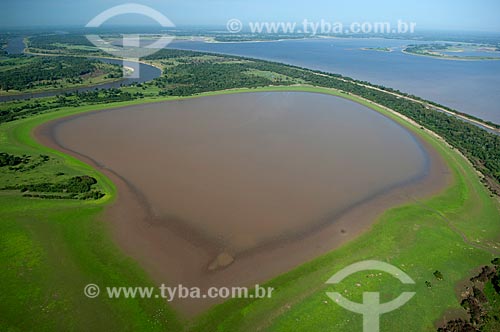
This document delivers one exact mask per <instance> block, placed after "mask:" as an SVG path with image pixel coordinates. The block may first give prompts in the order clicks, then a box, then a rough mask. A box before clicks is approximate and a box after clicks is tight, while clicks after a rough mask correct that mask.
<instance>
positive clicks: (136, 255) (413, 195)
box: [35, 115, 451, 317]
mask: <svg viewBox="0 0 500 332" xmlns="http://www.w3.org/2000/svg"><path fill="white" fill-rule="evenodd" d="M77 116H79V115H77ZM68 119H71V117H70V118H64V119H58V120H55V121H52V122H49V123H46V124H44V125H42V126H40V127H38V128H37V129H36V131H35V136H36V138H37V140H38V141H40V142H41V143H42V144H44V145H46V146H49V147H51V148H54V149H56V150H59V151H61V152H64V153H66V154H69V155H72V156H74V157H76V158H78V159H80V160H82V161H84V162H86V163H88V164H90V165H92V166H93V167H95V168H97V169H99V170H100V171H101V172H102V173H104V174H105V175H106V176H107V177H109V178H110V179H111V180H112V181H113V182H114V183H115V184H116V186H117V188H118V197H117V199H116V201H115V202H114V204H112V205H111V206H110V207H109V208H108V209H107V212H106V213H105V215H103V216H102V218H103V221H105V222H107V223H109V224H110V225H111V230H112V233H113V237H114V239H115V240H116V242H117V244H118V245H119V247H120V248H122V250H123V251H124V252H125V253H126V254H127V255H129V256H130V257H132V258H133V259H135V260H136V261H138V262H139V263H140V265H141V266H142V267H143V268H144V269H145V270H146V272H148V273H149V275H150V276H151V277H152V278H153V280H154V281H155V282H157V283H158V284H161V283H165V284H167V285H177V284H182V285H184V286H187V287H189V286H199V287H201V288H202V289H207V288H208V287H212V286H215V287H222V286H225V287H230V286H249V287H253V285H255V284H256V283H263V282H265V281H266V280H269V279H270V278H273V277H275V276H278V275H280V274H282V273H284V272H286V271H288V270H290V269H292V268H294V267H296V266H298V265H300V264H303V263H304V262H307V261H309V260H311V259H313V258H315V257H318V256H319V255H322V254H325V253H327V252H329V251H331V250H332V249H335V248H338V247H339V246H341V245H342V244H345V243H346V242H348V241H349V240H352V239H354V238H355V237H357V236H359V235H360V234H362V233H363V232H366V231H367V230H369V229H370V226H371V225H372V224H373V222H374V221H375V220H376V219H377V217H378V216H380V215H381V214H382V213H383V212H384V211H386V210H387V209H389V208H391V207H395V206H398V205H401V204H404V203H409V202H413V201H414V200H418V199H422V198H425V197H429V196H432V195H435V194H437V193H438V192H440V191H441V190H442V189H443V188H445V187H446V186H447V184H449V181H451V176H450V174H449V170H448V168H447V167H446V165H445V163H444V161H443V160H442V158H441V157H440V155H439V154H438V153H437V152H436V151H435V150H434V149H433V148H431V147H430V145H429V144H428V143H426V142H425V141H424V140H422V139H421V138H419V137H418V136H415V138H416V139H417V140H418V142H419V143H420V144H421V146H422V147H423V149H424V150H425V152H426V153H427V155H428V157H429V162H430V167H429V170H428V173H427V174H426V175H425V176H424V177H422V178H420V179H419V180H417V181H413V182H411V183H406V184H404V185H402V186H399V187H397V188H393V189H390V190H387V191H386V192H384V193H382V194H379V195H376V196H374V197H370V198H368V199H365V200H363V201H362V202H358V203H356V204H353V205H352V206H350V207H349V208H347V209H345V210H344V211H342V212H341V213H338V214H337V215H335V216H333V217H332V218H331V219H330V220H329V221H328V222H327V223H323V224H321V225H316V226H315V227H311V228H310V229H307V230H305V231H303V232H302V233H301V234H299V236H294V237H291V238H283V239H279V240H276V241H274V242H273V243H266V244H265V245H262V246H258V247H256V248H252V249H251V250H246V251H244V252H242V253H239V254H238V255H236V256H235V257H234V262H233V263H232V264H231V265H229V266H228V267H226V268H224V269H218V270H215V271H211V270H210V269H208V268H207V267H208V266H209V265H210V263H211V262H212V261H213V259H214V257H216V256H217V255H218V254H219V253H220V248H218V247H217V246H216V245H214V243H212V242H210V241H207V240H206V239H205V238H203V237H202V236H199V234H197V233H196V232H193V231H192V230H191V229H190V228H189V227H185V225H183V224H182V223H172V224H170V225H168V227H167V226H165V224H164V223H161V222H159V220H156V218H155V217H154V213H152V211H151V207H150V204H149V203H148V201H147V199H146V198H145V197H144V196H143V195H142V194H141V193H140V191H139V190H137V189H136V188H134V186H133V185H131V184H130V183H129V182H128V181H127V179H125V178H123V177H122V176H120V175H119V174H117V173H115V172H114V171H113V170H110V169H108V168H106V167H103V166H102V165H100V164H99V163H98V162H96V161H94V160H92V159H90V158H88V157H86V156H83V155H81V154H79V153H78V152H75V151H69V150H67V149H65V148H63V147H62V146H61V145H60V144H59V143H58V142H57V141H56V139H55V137H54V128H55V127H56V126H57V125H58V124H60V123H62V122H64V121H67V120H68ZM218 302H220V301H217V300H178V301H175V302H174V303H173V305H174V307H176V308H177V309H178V310H179V311H180V312H181V313H183V314H184V315H186V316H187V317H191V316H194V315H196V314H199V313H200V312H202V311H203V310H206V309H207V308H208V307H209V306H211V305H213V304H215V303H218Z"/></svg>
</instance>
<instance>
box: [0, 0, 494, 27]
mask: <svg viewBox="0 0 500 332" xmlns="http://www.w3.org/2000/svg"><path fill="white" fill-rule="evenodd" d="M129 2H135V3H139V4H144V5H148V6H150V7H152V8H154V9H156V10H158V11H160V12H162V13H163V14H164V15H165V16H167V17H168V18H170V19H171V20H172V21H173V22H174V23H175V24H176V25H221V26H222V25H225V24H226V22H227V20H228V19H231V18H238V19H240V20H241V21H243V22H248V21H302V20H303V19H309V20H320V19H325V20H328V21H339V22H344V23H350V22H364V21H370V22H374V21H392V22H394V21H396V20H398V19H402V20H406V21H411V22H416V23H417V28H420V29H454V30H457V29H459V30H477V31H497V32H500V19H499V15H498V14H499V13H500V1H498V0H475V1H473V0H471V1H466V0H418V1H401V0H399V1H397V0H385V1H384V0H379V1H374V0H358V1H356V0H351V1H348V0H343V1H337V0H319V1H295V0H136V1H134V0H131V1H123V0H0V26H4V27H7V26H17V27H23V26H40V25H51V26H54V25H76V26H79V25H81V26H84V25H85V24H86V23H87V22H88V21H89V20H91V19H92V18H93V17H94V16H96V15H97V14H99V13H100V12H102V11H103V10H105V9H108V8H110V7H112V6H115V5H118V4H124V3H129ZM124 19H125V18H122V19H121V20H115V22H114V23H115V24H121V23H123V22H125V21H124ZM126 22H128V23H137V24H144V23H146V22H147V20H144V19H139V18H138V17H136V16H130V17H128V18H127V20H126Z"/></svg>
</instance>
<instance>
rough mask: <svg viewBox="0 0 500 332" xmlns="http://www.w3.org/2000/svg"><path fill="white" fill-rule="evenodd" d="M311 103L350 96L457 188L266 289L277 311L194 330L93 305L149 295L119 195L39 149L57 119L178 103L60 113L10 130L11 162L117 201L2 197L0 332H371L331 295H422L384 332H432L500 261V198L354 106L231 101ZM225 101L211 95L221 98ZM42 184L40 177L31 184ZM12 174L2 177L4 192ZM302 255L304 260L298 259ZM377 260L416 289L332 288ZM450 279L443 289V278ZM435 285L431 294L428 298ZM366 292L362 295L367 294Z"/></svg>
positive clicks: (2, 144) (218, 312)
mask: <svg viewBox="0 0 500 332" xmlns="http://www.w3.org/2000/svg"><path fill="white" fill-rule="evenodd" d="M257 91H309V92H320V93H330V94H333V95H340V96H342V97H344V98H348V99H351V100H354V101H356V102H359V103H362V104H365V105H367V106H369V107H371V108H375V109H376V110H377V111H379V112H381V113H383V114H385V115H387V116H389V117H392V118H394V119H395V120H396V121H398V122H400V123H401V124H403V125H404V126H406V127H408V128H410V129H411V130H413V131H415V132H417V133H418V134H419V135H421V136H422V137H423V138H424V139H425V140H427V141H428V142H430V143H431V144H432V145H433V146H434V147H435V148H436V149H437V151H439V153H440V154H441V155H442V156H443V157H444V158H445V160H446V162H447V163H448V165H449V166H450V169H451V171H452V174H453V178H454V181H453V184H452V185H451V186H450V187H449V188H447V189H446V190H445V191H443V192H442V193H441V194H439V195H437V196H435V197H432V198H429V199H427V200H425V201H421V202H413V203H411V204H408V205H405V206H401V207H397V208H394V209H391V210H389V211H387V212H386V213H385V214H384V215H383V216H382V217H381V218H380V219H379V220H378V221H377V222H376V223H375V224H374V225H373V227H372V228H371V230H370V231H369V232H367V233H365V234H364V235H362V236H361V237H359V238H357V239H355V240H354V241H352V242H350V243H348V244H347V245H345V246H343V247H342V248H340V249H339V250H335V251H333V252H331V253H329V254H327V255H325V256H322V257H319V258H317V259H315V260H313V261H311V262H309V263H307V264H304V265H302V266H300V267H298V268H296V269H295V270H293V271H290V272H288V273H286V274H284V275H281V276H279V277H277V278H275V279H273V280H271V281H269V282H267V283H266V285H269V286H272V287H274V288H275V289H276V290H275V293H274V296H273V297H272V298H271V299H259V300H257V299H247V300H230V301H228V302H226V303H224V304H222V305H219V306H216V307H214V308H212V309H211V310H209V311H208V312H206V313H205V314H203V315H202V316H201V317H199V318H197V319H195V320H194V321H192V322H184V321H181V319H180V318H179V317H178V316H177V315H176V313H175V312H174V311H173V310H172V309H170V308H169V307H168V306H167V305H166V304H165V303H163V302H162V301H160V300H158V299H149V300H140V299H120V300H109V299H108V300H106V299H104V298H102V297H99V298H98V299H87V298H85V296H84V295H83V287H84V285H86V284H88V283H96V284H98V285H102V286H106V285H107V286H111V285H113V286H149V285H152V283H151V281H150V280H149V279H148V277H147V276H146V275H145V273H144V272H142V271H141V269H140V268H139V267H138V265H137V263H135V262H133V261H131V260H130V259H128V258H127V257H125V256H124V255H123V254H122V253H120V251H119V250H118V248H117V247H116V246H115V245H114V244H113V242H112V240H111V238H110V232H109V229H108V228H107V225H106V223H104V222H103V221H102V212H103V210H104V208H105V206H106V205H107V204H109V202H110V201H112V200H113V198H114V197H115V195H116V192H115V187H114V186H113V184H112V183H111V182H110V181H109V180H108V179H106V178H105V177H104V176H102V175H101V174H99V173H98V172H97V171H95V170H93V169H92V168H91V167H89V166H87V165H85V164H83V163H82V162H80V161H78V160H75V159H74V158H71V157H69V156H66V155H63V154H61V153H58V152H55V151H52V150H50V149H48V148H46V147H43V146H41V145H39V144H38V143H36V142H35V141H34V139H33V138H32V135H31V132H32V130H33V128H35V127H36V126H38V125H40V124H41V123H44V122H46V121H49V120H51V119H55V118H59V117H63V116H67V115H71V114H75V113H80V112H86V111H90V110H93V109H96V108H111V107H119V106H124V105H129V104H138V103H144V102H148V101H150V102H153V101H161V100H168V99H174V98H151V99H143V100H140V101H134V102H128V103H116V104H109V105H106V106H102V105H99V106H85V107H80V108H75V109H68V110H60V111H57V112H52V113H47V114H43V115H39V116H36V117H32V118H28V119H24V120H18V121H15V122H10V123H6V124H2V125H0V151H2V152H8V153H16V154H23V153H25V154H40V153H43V154H47V155H49V156H50V157H51V159H50V162H49V163H47V164H46V165H44V166H43V167H44V168H43V172H42V175H41V176H45V177H48V178H50V177H51V176H54V174H56V173H58V172H64V173H65V174H74V175H78V174H86V175H91V176H94V177H95V178H97V179H98V181H99V183H100V186H101V190H103V191H104V192H106V193H107V195H106V197H105V198H104V199H101V200H99V201H90V202H80V201H49V200H36V199H25V198H22V197H21V196H20V194H19V193H14V192H0V220H1V222H0V268H1V271H2V275H1V277H0V294H1V295H0V296H1V301H0V312H1V313H2V315H0V330H1V331H56V330H57V331H89V330H92V331H182V330H189V331H200V332H201V331H203V332H211V331H214V332H215V331H228V332H229V331H231V332H233V331H361V324H362V319H361V316H360V315H357V314H353V313H350V312H347V311H346V310H344V309H342V308H341V307H340V306H338V305H336V304H335V303H333V302H332V301H331V300H330V299H329V298H328V297H327V296H326V294H325V292H326V291H332V290H337V291H340V292H342V293H343V294H345V296H346V297H348V298H349V299H351V300H353V301H358V302H360V301H361V296H362V292H363V291H369V290H372V291H381V292H382V294H383V295H382V297H381V300H382V302H386V301H389V300H391V299H393V298H395V297H397V296H398V295H399V294H400V293H401V291H402V290H408V291H415V292H416V295H415V297H414V298H413V299H412V300H411V302H410V303H408V304H407V305H406V306H404V307H402V308H401V309H399V310H397V311H394V312H392V313H389V314H386V315H384V316H382V318H381V331H401V330H404V331H433V330H435V328H434V326H433V324H434V322H435V321H436V320H438V319H439V318H440V317H441V316H442V314H443V313H444V312H445V311H446V310H448V309H453V308H458V307H459V301H458V299H457V297H456V295H455V287H456V285H457V283H458V282H459V281H461V280H464V279H467V278H468V277H469V276H471V275H472V274H473V272H474V270H475V269H476V268H477V267H479V266H481V265H483V264H487V263H488V262H489V261H490V260H491V259H492V258H493V257H495V256H499V255H500V250H499V249H498V248H499V247H500V211H499V203H498V201H497V199H496V198H492V197H490V194H489V192H488V191H487V190H486V189H485V188H484V186H483V185H482V184H481V183H480V181H479V178H478V175H477V174H476V172H475V171H474V169H473V168H472V167H471V166H470V165H469V164H468V162H467V161H466V160H464V159H463V158H462V157H461V156H459V155H458V154H457V153H456V152H455V151H453V150H451V149H450V148H448V147H447V146H446V145H445V144H444V143H443V142H441V141H440V140H437V139H435V138H434V137H433V136H432V135H430V134H429V133H427V132H425V131H424V130H421V129H420V128H417V127H414V126H412V125H410V124H408V123H406V122H405V121H404V120H401V119H399V118H397V117H396V116H394V115H393V114H391V113H389V112H387V111H385V110H383V109H381V108H378V107H375V106H374V105H371V104H370V103H368V102H365V101H363V100H360V99H358V98H356V97H354V96H349V95H346V94H343V93H339V92H337V91H333V90H327V89H321V88H315V87H305V86H302V87H283V88H274V87H269V88H262V89H239V90H228V91H224V92H222V93H239V92H257ZM220 93H221V92H213V93H207V94H204V95H213V94H220ZM32 176H33V177H34V176H36V175H34V174H32ZM7 177H8V174H3V173H2V174H0V186H3V185H4V182H5V181H6V179H7ZM290 254H291V255H293V253H290ZM366 259H377V260H382V261H386V262H389V263H391V264H394V265H396V266H398V267H400V268H401V269H402V270H404V271H405V272H406V273H407V274H409V275H410V276H411V277H412V278H413V279H414V280H415V281H416V285H413V286H408V285H401V284H400V283H399V281H397V280H396V279H394V278H392V277H388V276H386V275H381V276H380V275H377V276H375V277H367V274H369V273H368V272H367V273H358V274H356V275H353V276H351V277H349V278H348V279H346V280H344V281H343V282H342V284H339V285H335V286H332V285H329V286H327V285H325V282H326V280H328V279H329V278H330V276H331V275H333V274H334V273H335V272H337V271H338V270H340V269H342V268H344V267H345V266H347V265H349V264H351V263H354V262H358V261H360V260H366ZM436 270H439V271H440V272H441V273H442V274H443V276H444V279H443V280H442V281H438V280H437V279H436V278H435V277H434V276H433V272H434V271H436ZM425 281H429V282H431V284H432V287H431V288H428V287H427V286H426V284H425ZM357 283H359V284H361V287H357V286H356V284H357Z"/></svg>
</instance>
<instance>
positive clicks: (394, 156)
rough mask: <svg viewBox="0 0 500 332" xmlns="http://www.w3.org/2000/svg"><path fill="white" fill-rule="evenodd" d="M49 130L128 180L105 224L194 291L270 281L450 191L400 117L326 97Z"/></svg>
mask: <svg viewBox="0 0 500 332" xmlns="http://www.w3.org/2000/svg"><path fill="white" fill-rule="evenodd" d="M44 132H45V133H46V137H49V136H50V140H51V141H52V142H53V144H55V145H56V146H57V148H59V149H62V150H63V151H66V152H70V153H72V154H74V155H76V156H77V157H79V158H81V159H83V160H85V161H88V162H90V163H93V164H94V165H96V166H98V167H100V168H101V169H102V170H103V171H104V172H105V173H106V174H107V175H108V176H110V177H111V178H112V179H113V181H114V182H115V183H117V185H118V189H119V198H118V200H117V202H116V203H115V204H114V206H113V207H112V208H111V209H110V211H109V213H108V215H107V216H106V218H108V219H110V220H111V223H112V225H113V228H114V230H115V231H114V233H115V236H116V238H117V241H118V243H119V244H121V246H122V248H124V250H125V251H126V252H127V253H128V254H130V255H131V256H132V257H134V258H136V259H138V260H139V261H141V262H142V264H143V266H144V267H145V268H146V270H147V271H148V272H150V273H151V274H152V275H153V276H154V277H155V279H156V280H157V281H161V282H167V281H168V282H182V283H183V284H187V285H199V286H208V285H217V284H221V285H228V284H248V283H250V282H262V281H264V280H266V279H267V278H270V277H272V276H275V275H277V274H279V273H282V272H285V271H287V270H289V269H290V268H292V267H294V266H296V265H298V264H300V263H303V262H304V261H307V260H309V259H311V258H314V257H315V256H317V255H318V254H321V253H324V252H327V251H329V250H331V249H332V248H334V247H336V246H338V245H339V244H340V243H341V242H343V241H345V240H346V236H347V237H349V236H351V237H352V236H353V235H356V234H358V233H359V232H360V231H361V230H363V229H366V228H367V227H369V225H370V223H371V222H373V221H374V219H375V218H376V216H377V215H379V214H380V213H381V212H383V211H384V210H385V209H387V208H389V207H391V206H394V205H397V204H400V203H402V202H404V201H407V200H408V197H409V196H413V195H416V196H419V195H420V196H424V195H428V194H429V193H431V192H433V190H434V191H435V190H437V189H438V188H440V187H442V186H443V181H442V178H444V174H445V173H446V170H445V168H444V167H443V165H442V162H441V161H440V159H439V158H438V156H436V154H435V153H434V152H431V151H429V150H430V149H429V148H428V147H426V145H425V143H423V142H422V141H421V140H420V139H418V138H417V137H415V136H414V135H413V134H412V133H411V132H409V131H408V130H407V129H405V128H403V127H401V126H400V125H398V124H397V123H396V122H394V121H393V120H391V119H389V118H387V117H385V116H383V115H381V114H379V113H377V112H375V111H373V110H371V109H369V108H367V107H365V106H362V105H359V104H356V103H354V102H351V101H348V100H345V99H342V98H339V97H334V96H329V95H323V94H316V93H305V92H258V93H244V94H234V95H219V96H210V97H202V98H195V99H187V100H180V101H168V102H161V103H154V104H146V105H137V106H130V107H124V108H119V109H112V110H106V111H99V112H93V113H87V114H84V115H79V116H75V117H71V118H67V119H63V120H59V121H57V122H53V123H51V124H49V125H48V126H47V127H45V129H44ZM47 133H49V134H50V135H49V134H47ZM433 174H434V175H433ZM437 179H441V180H437ZM220 254H223V255H222V256H219V258H220V259H219V260H217V259H216V257H217V256H218V255H220ZM233 259H234V261H233ZM229 263H232V264H230V265H229V266H226V265H227V264H229ZM181 306H182V305H181ZM186 306H187V307H191V309H190V308H188V309H186V312H190V311H191V312H192V311H197V310H199V309H200V308H199V306H197V305H195V307H196V308H195V309H192V307H193V306H192V305H186ZM201 306H202V307H203V305H201ZM205 306H206V305H205Z"/></svg>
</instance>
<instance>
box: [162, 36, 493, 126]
mask: <svg viewBox="0 0 500 332" xmlns="http://www.w3.org/2000/svg"><path fill="white" fill-rule="evenodd" d="M416 43H417V42H415V41H410V40H389V39H310V40H287V41H279V42H251V43H247V42H246V43H204V42H193V41H177V42H174V43H173V44H171V45H170V47H172V48H178V49H189V50H199V51H209V52H218V53H226V54H233V55H240V56H248V57H253V58H260V59H265V60H272V61H278V62H284V63H288V64H293V65H297V66H301V67H307V68H311V69H317V70H322V71H326V72H332V73H339V74H342V75H345V76H349V77H352V78H355V79H359V80H364V81H369V82H371V83H375V84H380V85H384V86H388V87H391V88H394V89H398V90H401V91H403V92H408V93H411V94H414V95H417V96H420V97H423V98H426V99H429V100H432V101H436V102H438V103H441V104H443V105H445V106H448V107H451V108H453V109H456V110H458V111H461V112H464V113H469V114H472V115H474V116H477V117H479V118H482V119H484V120H489V121H493V122H496V123H499V124H500V61H495V60H493V61H455V60H443V59H435V58H432V57H423V56H414V55H408V54H404V53H402V52H401V51H402V49H403V47H404V46H405V45H409V44H416ZM426 43H428V42H426ZM374 47H389V48H393V49H394V51H393V52H381V51H375V50H362V48H374Z"/></svg>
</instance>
